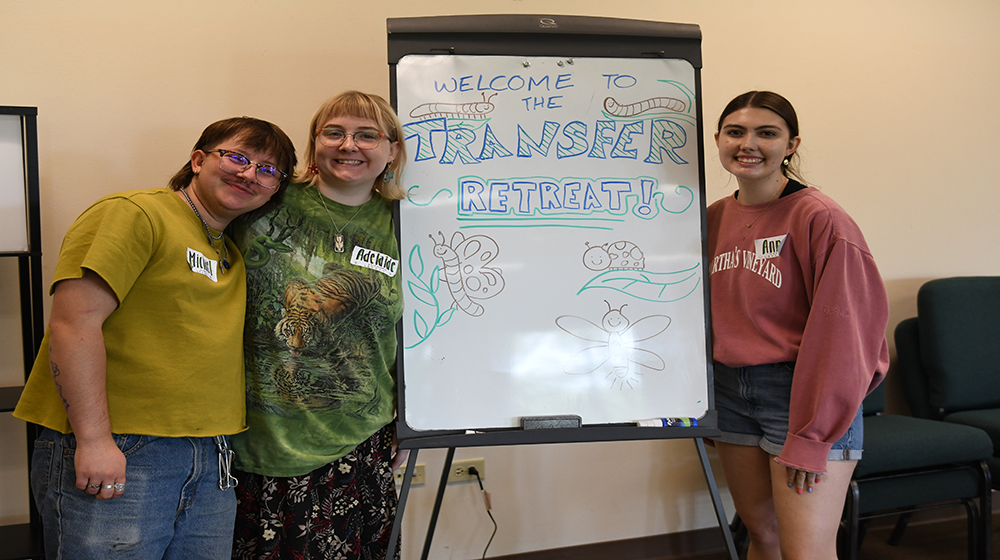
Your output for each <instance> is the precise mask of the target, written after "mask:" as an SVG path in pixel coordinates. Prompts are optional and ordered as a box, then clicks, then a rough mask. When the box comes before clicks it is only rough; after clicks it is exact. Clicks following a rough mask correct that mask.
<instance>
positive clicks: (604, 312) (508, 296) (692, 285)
mask: <svg viewBox="0 0 1000 560" xmlns="http://www.w3.org/2000/svg"><path fill="white" fill-rule="evenodd" d="M396 77H397V85H396V88H397V109H398V113H399V115H400V118H401V120H402V121H403V124H404V130H405V132H406V140H405V141H406V149H407V157H408V162H407V165H406V168H405V172H404V174H403V181H404V186H405V187H406V188H407V191H408V193H409V198H408V199H407V200H404V201H401V202H400V205H399V228H400V243H401V246H400V255H401V262H400V267H399V268H400V271H401V274H402V278H403V290H404V294H403V297H404V304H405V310H404V315H403V321H402V336H401V345H402V347H403V348H402V351H401V357H402V363H401V364H400V369H401V371H402V372H403V373H402V375H401V378H402V382H401V387H400V391H401V394H402V397H401V402H402V408H403V410H402V411H401V418H402V420H403V421H404V422H405V423H406V424H407V425H408V426H409V427H410V428H412V429H413V430H418V431H419V430H453V429H465V430H475V429H487V428H505V427H517V426H519V424H520V418H521V417H524V416H552V415H567V414H572V415H579V416H580V417H581V419H582V421H583V423H584V424H608V423H622V422H634V421H636V420H640V419H647V418H659V417H685V418H699V417H702V416H703V415H704V414H705V413H706V411H707V410H708V409H709V402H710V401H709V395H708V388H709V382H708V379H707V371H708V366H707V336H708V335H707V330H706V325H707V323H706V316H705V313H706V311H705V310H706V305H705V299H706V290H705V278H704V274H703V267H704V264H703V263H704V257H703V254H704V253H703V249H704V247H703V244H704V239H703V233H702V232H703V220H704V217H703V216H704V192H703V191H704V189H703V187H701V184H702V183H701V180H700V174H699V167H700V164H699V162H700V161H701V153H700V149H699V145H700V141H699V137H698V122H697V114H698V112H697V109H696V100H695V91H696V87H695V69H694V68H693V67H692V65H691V64H690V63H689V62H687V61H686V60H681V59H637V58H559V57H549V56H528V57H525V56H453V55H448V56H444V55H442V56H437V55H407V56H404V57H402V58H401V59H400V60H399V62H398V64H397V68H396Z"/></svg>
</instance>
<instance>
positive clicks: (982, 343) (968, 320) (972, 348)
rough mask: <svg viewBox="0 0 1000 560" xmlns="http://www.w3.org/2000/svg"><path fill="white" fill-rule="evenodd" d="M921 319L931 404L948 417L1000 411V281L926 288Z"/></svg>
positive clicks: (963, 280)
mask: <svg viewBox="0 0 1000 560" xmlns="http://www.w3.org/2000/svg"><path fill="white" fill-rule="evenodd" d="M917 320H918V322H919V329H918V330H919V339H920V362H921V364H922V366H923V369H924V371H925V372H926V374H927V380H928V390H929V393H928V401H929V403H930V405H931V406H932V407H935V408H938V409H943V410H945V411H947V412H952V411H957V410H970V409H980V408H997V407H1000V277H997V276H975V277H956V278H942V279H939V280H931V281H929V282H927V283H925V284H924V285H923V286H921V287H920V290H919V291H918V292H917Z"/></svg>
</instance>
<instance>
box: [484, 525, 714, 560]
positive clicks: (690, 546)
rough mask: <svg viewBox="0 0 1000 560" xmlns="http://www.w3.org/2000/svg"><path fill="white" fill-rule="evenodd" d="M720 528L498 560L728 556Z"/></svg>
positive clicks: (646, 559) (496, 559)
mask: <svg viewBox="0 0 1000 560" xmlns="http://www.w3.org/2000/svg"><path fill="white" fill-rule="evenodd" d="M725 550H726V546H725V542H724V541H723V537H722V530H721V529H719V528H718V527H709V528H707V529H697V530H694V531H681V532H678V533H669V534H666V535H653V536H650V537H639V538H635V539H624V540H619V541H608V542H599V543H592V544H583V545H577V546H568V547H565V548H552V549H548V550H539V551H534V552H522V553H520V554H511V555H509V556H495V557H494V560H607V559H608V558H614V559H615V560H671V559H680V558H685V557H687V556H693V555H701V554H710V553H713V552H724V551H725Z"/></svg>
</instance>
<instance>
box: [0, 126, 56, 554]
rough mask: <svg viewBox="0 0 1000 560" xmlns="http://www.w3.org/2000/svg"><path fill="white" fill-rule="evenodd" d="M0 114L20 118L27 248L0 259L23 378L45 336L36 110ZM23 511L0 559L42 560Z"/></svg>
mask: <svg viewBox="0 0 1000 560" xmlns="http://www.w3.org/2000/svg"><path fill="white" fill-rule="evenodd" d="M0 115H16V116H18V117H19V118H20V124H21V143H22V154H23V157H24V189H25V192H24V194H25V213H26V219H27V221H26V224H27V240H28V249H27V250H26V251H0V257H2V258H13V259H17V265H18V279H19V281H18V295H19V297H20V300H21V340H22V348H23V361H24V375H25V379H27V376H28V373H29V372H30V371H31V366H32V364H33V363H34V361H35V355H36V354H37V353H38V347H39V345H40V344H41V342H42V335H43V334H44V331H45V327H44V320H45V318H44V313H43V310H42V233H41V223H40V219H39V216H40V214H41V212H40V208H39V200H38V191H39V183H38V109H37V108H35V107H5V106H0ZM15 188H16V187H15ZM11 291H12V290H10V287H9V286H4V287H2V288H0V294H2V297H8V294H9V292H11ZM20 395H21V387H3V388H0V412H10V411H11V410H13V409H14V405H16V404H17V399H18V397H20ZM26 429H27V436H28V457H31V450H32V447H33V443H34V440H35V426H34V425H33V424H28V426H27V428H26ZM25 483H27V481H25ZM29 502H30V499H29ZM29 509H30V520H29V522H28V523H22V524H16V525H3V526H0V543H2V545H0V560H15V559H18V560H20V559H35V558H44V555H43V553H42V545H41V542H42V539H41V534H42V526H41V521H40V519H39V517H38V512H37V511H36V510H35V506H34V503H30V504H29Z"/></svg>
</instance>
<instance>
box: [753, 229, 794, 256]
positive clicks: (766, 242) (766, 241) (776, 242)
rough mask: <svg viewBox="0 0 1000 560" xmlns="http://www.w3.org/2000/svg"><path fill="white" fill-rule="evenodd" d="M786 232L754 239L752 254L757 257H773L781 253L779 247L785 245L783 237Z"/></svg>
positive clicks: (785, 236)
mask: <svg viewBox="0 0 1000 560" xmlns="http://www.w3.org/2000/svg"><path fill="white" fill-rule="evenodd" d="M787 237H788V234H787V233H786V234H785V235H779V236H776V237H765V238H763V239H754V241H753V248H754V256H756V257H757V258H758V259H773V258H775V257H777V256H778V255H780V254H781V248H782V247H784V246H785V238H787Z"/></svg>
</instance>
